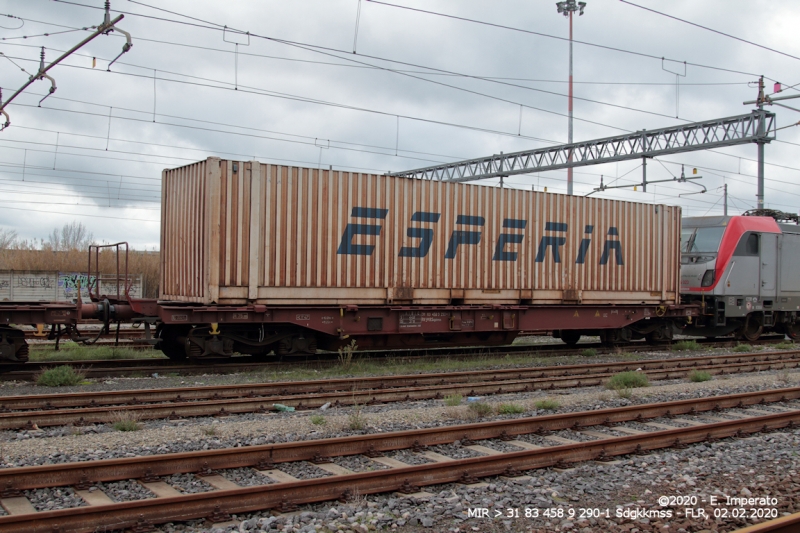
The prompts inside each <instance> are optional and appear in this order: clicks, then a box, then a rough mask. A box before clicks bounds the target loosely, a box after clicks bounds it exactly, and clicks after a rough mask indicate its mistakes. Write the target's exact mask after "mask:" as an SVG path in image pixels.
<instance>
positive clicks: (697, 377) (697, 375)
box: [689, 370, 711, 383]
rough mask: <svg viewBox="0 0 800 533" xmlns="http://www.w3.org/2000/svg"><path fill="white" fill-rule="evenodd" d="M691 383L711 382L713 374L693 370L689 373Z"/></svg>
mask: <svg viewBox="0 0 800 533" xmlns="http://www.w3.org/2000/svg"><path fill="white" fill-rule="evenodd" d="M689 381H692V382H694V383H702V382H703V381H711V374H709V373H708V372H706V371H705V370H692V371H691V372H690V373H689Z"/></svg>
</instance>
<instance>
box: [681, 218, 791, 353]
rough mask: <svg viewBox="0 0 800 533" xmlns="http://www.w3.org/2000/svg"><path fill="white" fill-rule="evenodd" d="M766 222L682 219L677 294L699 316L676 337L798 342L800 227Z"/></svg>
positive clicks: (768, 219) (733, 219)
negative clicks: (772, 336) (776, 337)
mask: <svg viewBox="0 0 800 533" xmlns="http://www.w3.org/2000/svg"><path fill="white" fill-rule="evenodd" d="M755 214H761V213H758V212H756V213H755ZM768 214H770V215H771V216H751V215H746V216H727V217H689V218H684V219H683V229H682V234H681V293H682V295H683V302H684V303H686V304H688V305H697V306H699V307H700V309H701V315H700V317H698V318H697V320H695V321H693V323H692V324H690V325H687V327H686V328H684V330H683V333H685V334H687V335H696V336H704V337H710V338H713V337H717V336H722V335H731V334H733V335H735V336H736V337H738V338H740V339H744V340H747V341H754V340H756V339H758V338H759V336H760V335H761V334H762V333H766V332H777V333H784V334H786V335H788V336H789V337H790V338H792V339H797V338H798V337H800V322H799V321H798V314H800V269H798V264H800V225H798V224H797V222H798V220H797V217H796V216H795V215H785V214H782V213H777V212H771V213H768ZM776 218H777V220H776ZM786 219H790V220H793V223H785V222H781V220H786Z"/></svg>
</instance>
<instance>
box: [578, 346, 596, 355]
mask: <svg viewBox="0 0 800 533" xmlns="http://www.w3.org/2000/svg"><path fill="white" fill-rule="evenodd" d="M581 355H582V356H584V357H594V356H595V355H597V350H595V349H594V348H586V349H585V350H583V351H582V352H581Z"/></svg>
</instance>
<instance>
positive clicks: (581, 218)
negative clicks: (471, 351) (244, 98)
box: [160, 157, 681, 305]
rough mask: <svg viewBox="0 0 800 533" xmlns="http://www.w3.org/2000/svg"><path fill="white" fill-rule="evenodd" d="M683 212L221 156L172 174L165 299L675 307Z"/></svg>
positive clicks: (164, 230)
mask: <svg viewBox="0 0 800 533" xmlns="http://www.w3.org/2000/svg"><path fill="white" fill-rule="evenodd" d="M680 220H681V212H680V208H679V207H671V206H665V205H651V204H639V203H633V202H621V201H616V200H603V199H596V198H585V197H577V196H565V195H562V194H547V193H540V192H529V191H522V190H517V189H500V188H498V187H492V186H486V185H467V184H459V183H442V182H435V181H421V180H415V179H408V178H395V177H388V176H378V175H373V174H359V173H351V172H343V171H336V170H333V171H330V170H318V169H310V168H299V167H287V166H279V165H267V164H262V163H258V162H256V161H249V162H244V161H228V160H221V159H218V158H214V157H211V158H208V159H207V160H205V161H200V162H198V163H195V164H191V165H187V166H183V167H180V168H176V169H172V170H165V171H164V172H163V182H162V208H161V284H160V298H161V299H162V300H168V301H181V302H197V303H203V304H213V303H216V304H234V305H238V304H246V303H258V304H267V305H315V304H325V305H330V304H336V305H339V304H358V305H366V304H405V303H412V304H431V305H434V304H435V305H442V304H461V303H463V304H477V303H503V304H513V303H521V304H554V303H556V304H557V303H573V304H574V303H583V304H602V303H620V304H621V303H628V304H629V303H674V302H676V301H677V299H678V287H679V286H678V283H679V281H678V280H679V267H680V253H679V242H680Z"/></svg>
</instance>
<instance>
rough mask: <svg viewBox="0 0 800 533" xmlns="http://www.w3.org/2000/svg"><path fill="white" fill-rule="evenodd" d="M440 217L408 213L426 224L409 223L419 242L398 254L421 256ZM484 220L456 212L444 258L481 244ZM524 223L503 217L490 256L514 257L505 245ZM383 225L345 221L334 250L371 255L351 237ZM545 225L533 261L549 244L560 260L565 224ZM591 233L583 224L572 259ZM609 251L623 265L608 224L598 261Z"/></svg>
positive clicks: (362, 210)
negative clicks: (492, 252) (500, 230)
mask: <svg viewBox="0 0 800 533" xmlns="http://www.w3.org/2000/svg"><path fill="white" fill-rule="evenodd" d="M388 214H389V210H388V209H376V208H372V207H354V208H353V210H352V212H351V214H350V216H351V217H352V218H361V219H365V218H366V219H373V220H385V219H386V216H387V215H388ZM440 219H441V214H440V213H431V212H426V211H417V212H415V213H414V214H413V215H411V222H417V223H420V224H427V226H424V225H420V226H412V227H409V228H407V229H406V235H407V236H408V237H410V238H412V239H419V244H418V245H417V246H416V247H410V246H404V247H402V248H400V253H399V254H398V257H420V258H421V257H425V256H427V255H428V252H429V251H430V249H431V245H432V244H433V238H434V231H433V228H431V227H430V225H431V224H437V223H438V222H439V220H440ZM485 224H486V219H485V218H484V217H480V216H472V215H457V216H456V225H457V226H458V229H455V230H453V233H452V234H451V235H450V240H449V242H448V243H447V250H446V251H445V253H444V257H445V259H455V257H456V253H457V252H458V248H459V246H466V245H477V244H480V242H481V237H482V234H483V232H482V231H480V228H482V227H483V226H484V225H485ZM527 226H528V221H527V220H521V219H515V218H505V219H503V231H502V233H500V235H499V236H498V238H497V245H496V246H495V250H494V255H493V256H492V260H493V261H516V260H517V256H518V252H515V251H511V250H508V249H507V248H506V247H507V246H510V245H515V244H521V243H522V241H523V239H524V237H525V234H524V232H523V230H525V228H526V227H527ZM382 228H383V226H382V225H381V224H362V223H358V224H347V226H346V227H345V229H344V234H343V235H342V240H341V242H340V243H339V249H338V250H337V252H336V253H337V254H340V255H372V252H374V251H375V246H374V245H372V244H354V243H353V238H354V237H355V236H356V235H369V236H379V235H380V234H381V229H382ZM544 229H545V231H546V232H552V234H550V235H544V236H542V238H541V240H540V241H539V247H538V249H537V253H536V259H535V262H537V263H543V262H544V260H545V257H547V255H548V254H547V251H548V248H550V249H551V255H552V257H553V262H554V263H561V256H562V251H561V247H562V246H564V245H565V244H566V242H567V238H566V233H567V230H568V229H569V228H568V225H567V224H566V223H563V222H546V223H545V227H544ZM510 230H517V232H514V233H511V232H510ZM593 233H594V226H586V227H585V228H584V238H583V239H582V240H581V243H580V246H579V247H578V256H577V259H576V260H575V263H576V264H584V263H586V261H587V255H588V253H589V245H590V244H591V242H592V234H593ZM612 254H613V258H614V263H615V264H616V265H617V266H622V265H623V264H624V262H623V260H622V243H621V242H620V241H619V231H618V230H617V228H616V227H614V226H612V227H609V228H608V232H607V234H606V240H605V243H604V244H603V253H602V255H601V256H600V262H599V264H600V265H606V264H608V260H609V258H610V257H611V256H612Z"/></svg>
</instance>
